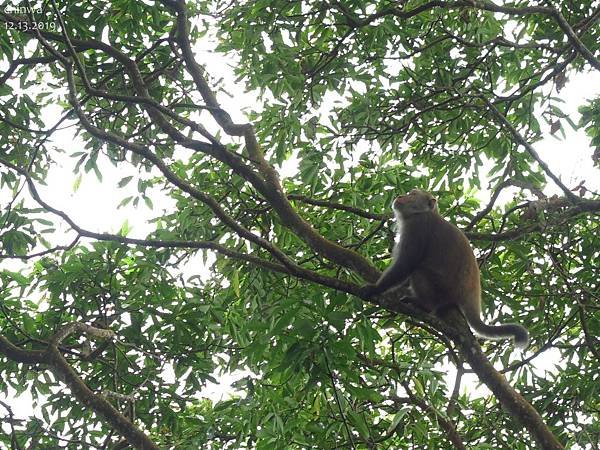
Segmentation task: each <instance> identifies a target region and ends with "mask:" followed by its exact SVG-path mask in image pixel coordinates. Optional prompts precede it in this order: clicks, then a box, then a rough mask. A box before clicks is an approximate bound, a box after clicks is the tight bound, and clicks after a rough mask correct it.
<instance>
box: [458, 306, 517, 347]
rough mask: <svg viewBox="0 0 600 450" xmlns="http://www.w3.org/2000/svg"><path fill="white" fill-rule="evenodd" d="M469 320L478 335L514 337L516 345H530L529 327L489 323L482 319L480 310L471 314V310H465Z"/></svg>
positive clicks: (487, 337)
mask: <svg viewBox="0 0 600 450" xmlns="http://www.w3.org/2000/svg"><path fill="white" fill-rule="evenodd" d="M463 313H464V314H465V317H466V318H467V322H468V323H469V325H470V326H471V328H472V329H473V331H474V332H475V334H477V335H478V336H481V337H483V338H486V339H506V338H513V340H514V342H515V347H517V348H520V349H522V350H523V349H525V348H527V346H528V345H529V333H528V332H527V329H526V328H525V327H523V326H521V325H519V324H517V323H505V324H502V325H496V326H493V325H488V324H486V323H484V322H483V320H481V317H480V316H479V312H476V314H469V311H463Z"/></svg>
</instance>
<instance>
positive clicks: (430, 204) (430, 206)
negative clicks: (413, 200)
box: [429, 198, 437, 209]
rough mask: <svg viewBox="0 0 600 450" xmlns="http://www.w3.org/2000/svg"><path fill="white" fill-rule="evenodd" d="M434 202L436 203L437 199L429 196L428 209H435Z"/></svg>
mask: <svg viewBox="0 0 600 450" xmlns="http://www.w3.org/2000/svg"><path fill="white" fill-rule="evenodd" d="M436 203H437V200H436V199H435V198H430V199H429V209H435V205H436Z"/></svg>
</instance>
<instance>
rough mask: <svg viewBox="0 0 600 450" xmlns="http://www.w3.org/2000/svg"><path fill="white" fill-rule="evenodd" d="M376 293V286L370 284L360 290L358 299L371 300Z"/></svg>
mask: <svg viewBox="0 0 600 450" xmlns="http://www.w3.org/2000/svg"><path fill="white" fill-rule="evenodd" d="M377 291H378V289H377V285H375V284H372V283H369V284H365V285H364V286H363V287H361V288H360V291H359V297H361V298H371V297H373V296H375V295H377V294H378V292H377Z"/></svg>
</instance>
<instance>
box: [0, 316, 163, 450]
mask: <svg viewBox="0 0 600 450" xmlns="http://www.w3.org/2000/svg"><path fill="white" fill-rule="evenodd" d="M75 331H78V332H80V333H86V334H88V335H90V336H93V337H99V338H105V339H106V338H111V337H112V336H114V332H113V331H111V330H105V329H100V328H95V327H92V326H89V325H86V324H83V323H80V322H71V323H69V324H67V325H65V326H63V327H62V328H61V329H59V330H58V331H57V332H56V333H55V334H54V335H53V336H52V337H51V338H50V339H49V341H48V346H47V348H46V349H45V350H23V349H21V348H19V347H17V346H15V345H14V344H12V343H11V342H10V341H9V340H8V339H6V338H5V337H4V336H1V335H0V353H2V354H3V355H4V356H6V357H7V358H9V359H10V360H12V361H16V362H19V363H23V364H28V365H32V364H41V365H45V366H49V367H50V368H51V369H52V371H53V372H54V373H55V374H56V375H57V377H58V378H59V379H60V380H62V381H63V382H64V383H65V384H66V385H67V386H68V387H69V389H70V391H71V393H72V394H73V396H74V397H75V398H76V399H77V400H79V402H80V403H81V404H83V405H84V406H86V407H88V408H90V409H91V410H92V411H94V412H95V413H96V414H98V415H100V416H102V417H103V418H104V420H105V421H106V422H107V423H108V424H109V425H110V426H111V427H113V428H114V429H115V430H117V431H118V432H119V433H120V434H121V436H123V437H124V438H125V439H127V441H128V442H129V443H130V444H131V445H132V446H134V447H135V448H137V449H140V450H158V449H159V447H158V446H157V445H156V444H155V443H154V442H153V441H152V440H151V439H150V438H149V437H148V436H146V434H144V433H143V432H142V431H141V430H140V429H139V428H138V427H136V426H135V424H133V423H132V422H131V421H130V420H129V419H128V418H127V417H125V416H124V415H123V414H121V413H120V412H119V411H117V410H116V409H115V407H114V406H113V405H111V404H110V403H109V402H108V401H107V400H106V399H105V398H104V397H102V396H101V395H99V394H96V393H95V392H93V391H92V390H91V389H90V388H89V387H88V386H87V385H86V384H85V382H84V381H83V380H82V379H81V378H80V377H79V375H78V374H77V373H76V372H75V370H74V369H73V367H71V365H70V364H69V363H68V362H67V360H66V359H65V358H64V356H63V355H62V353H61V352H60V350H59V349H58V345H59V344H60V343H61V341H62V340H64V339H65V338H66V337H67V336H68V335H70V334H72V333H73V332H75Z"/></svg>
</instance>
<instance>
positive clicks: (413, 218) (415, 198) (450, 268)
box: [361, 189, 529, 349]
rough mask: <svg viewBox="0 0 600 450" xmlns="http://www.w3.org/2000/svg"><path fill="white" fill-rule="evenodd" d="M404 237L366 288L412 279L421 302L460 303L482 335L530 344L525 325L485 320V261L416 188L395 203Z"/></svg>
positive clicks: (379, 289) (433, 307) (434, 308)
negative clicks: (482, 275) (482, 268)
mask: <svg viewBox="0 0 600 450" xmlns="http://www.w3.org/2000/svg"><path fill="white" fill-rule="evenodd" d="M392 209H393V211H394V215H395V218H396V222H397V225H398V239H397V242H396V243H395V245H394V248H393V250H392V263H391V264H390V265H389V266H388V267H387V269H386V270H385V271H384V272H383V274H382V275H381V277H380V278H379V280H377V283H375V284H366V285H365V286H363V287H362V289H361V291H362V294H363V295H364V296H365V297H366V298H370V297H373V296H376V295H379V294H382V293H383V292H385V291H387V290H389V289H390V288H393V287H397V286H399V285H401V284H403V283H404V282H405V281H406V280H407V279H408V280H409V283H410V289H411V291H412V293H413V294H414V295H415V297H416V300H417V301H418V304H419V306H422V307H423V308H424V309H426V310H427V311H429V312H433V313H439V312H440V311H441V310H442V309H444V308H447V307H450V306H456V307H458V308H459V309H460V311H461V312H462V313H463V315H464V316H465V318H466V319H467V322H468V324H469V326H470V327H471V329H472V330H473V331H474V332H475V334H476V335H478V336H480V337H484V338H487V339H504V338H508V337H512V339H513V340H514V344H515V346H516V347H517V348H520V349H525V348H526V347H527V345H528V343H529V333H528V332H527V330H526V329H525V328H524V327H522V326H521V325H518V324H515V323H509V324H504V325H497V326H491V325H487V324H486V323H484V322H483V321H482V320H481V285H480V279H479V277H480V275H479V265H478V264H477V259H476V258H475V255H474V253H473V250H472V248H471V245H470V243H469V240H468V239H467V237H466V236H465V235H464V233H463V232H462V231H460V230H459V229H458V228H457V227H456V226H454V225H453V224H451V223H450V222H448V221H446V220H445V219H444V218H443V217H442V216H441V215H440V214H439V211H438V207H437V201H436V199H435V198H434V197H433V196H432V195H431V194H430V193H429V192H426V191H422V190H419V189H413V190H412V191H410V192H409V193H408V194H407V195H402V196H399V197H397V198H396V199H395V200H394V202H393V205H392Z"/></svg>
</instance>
